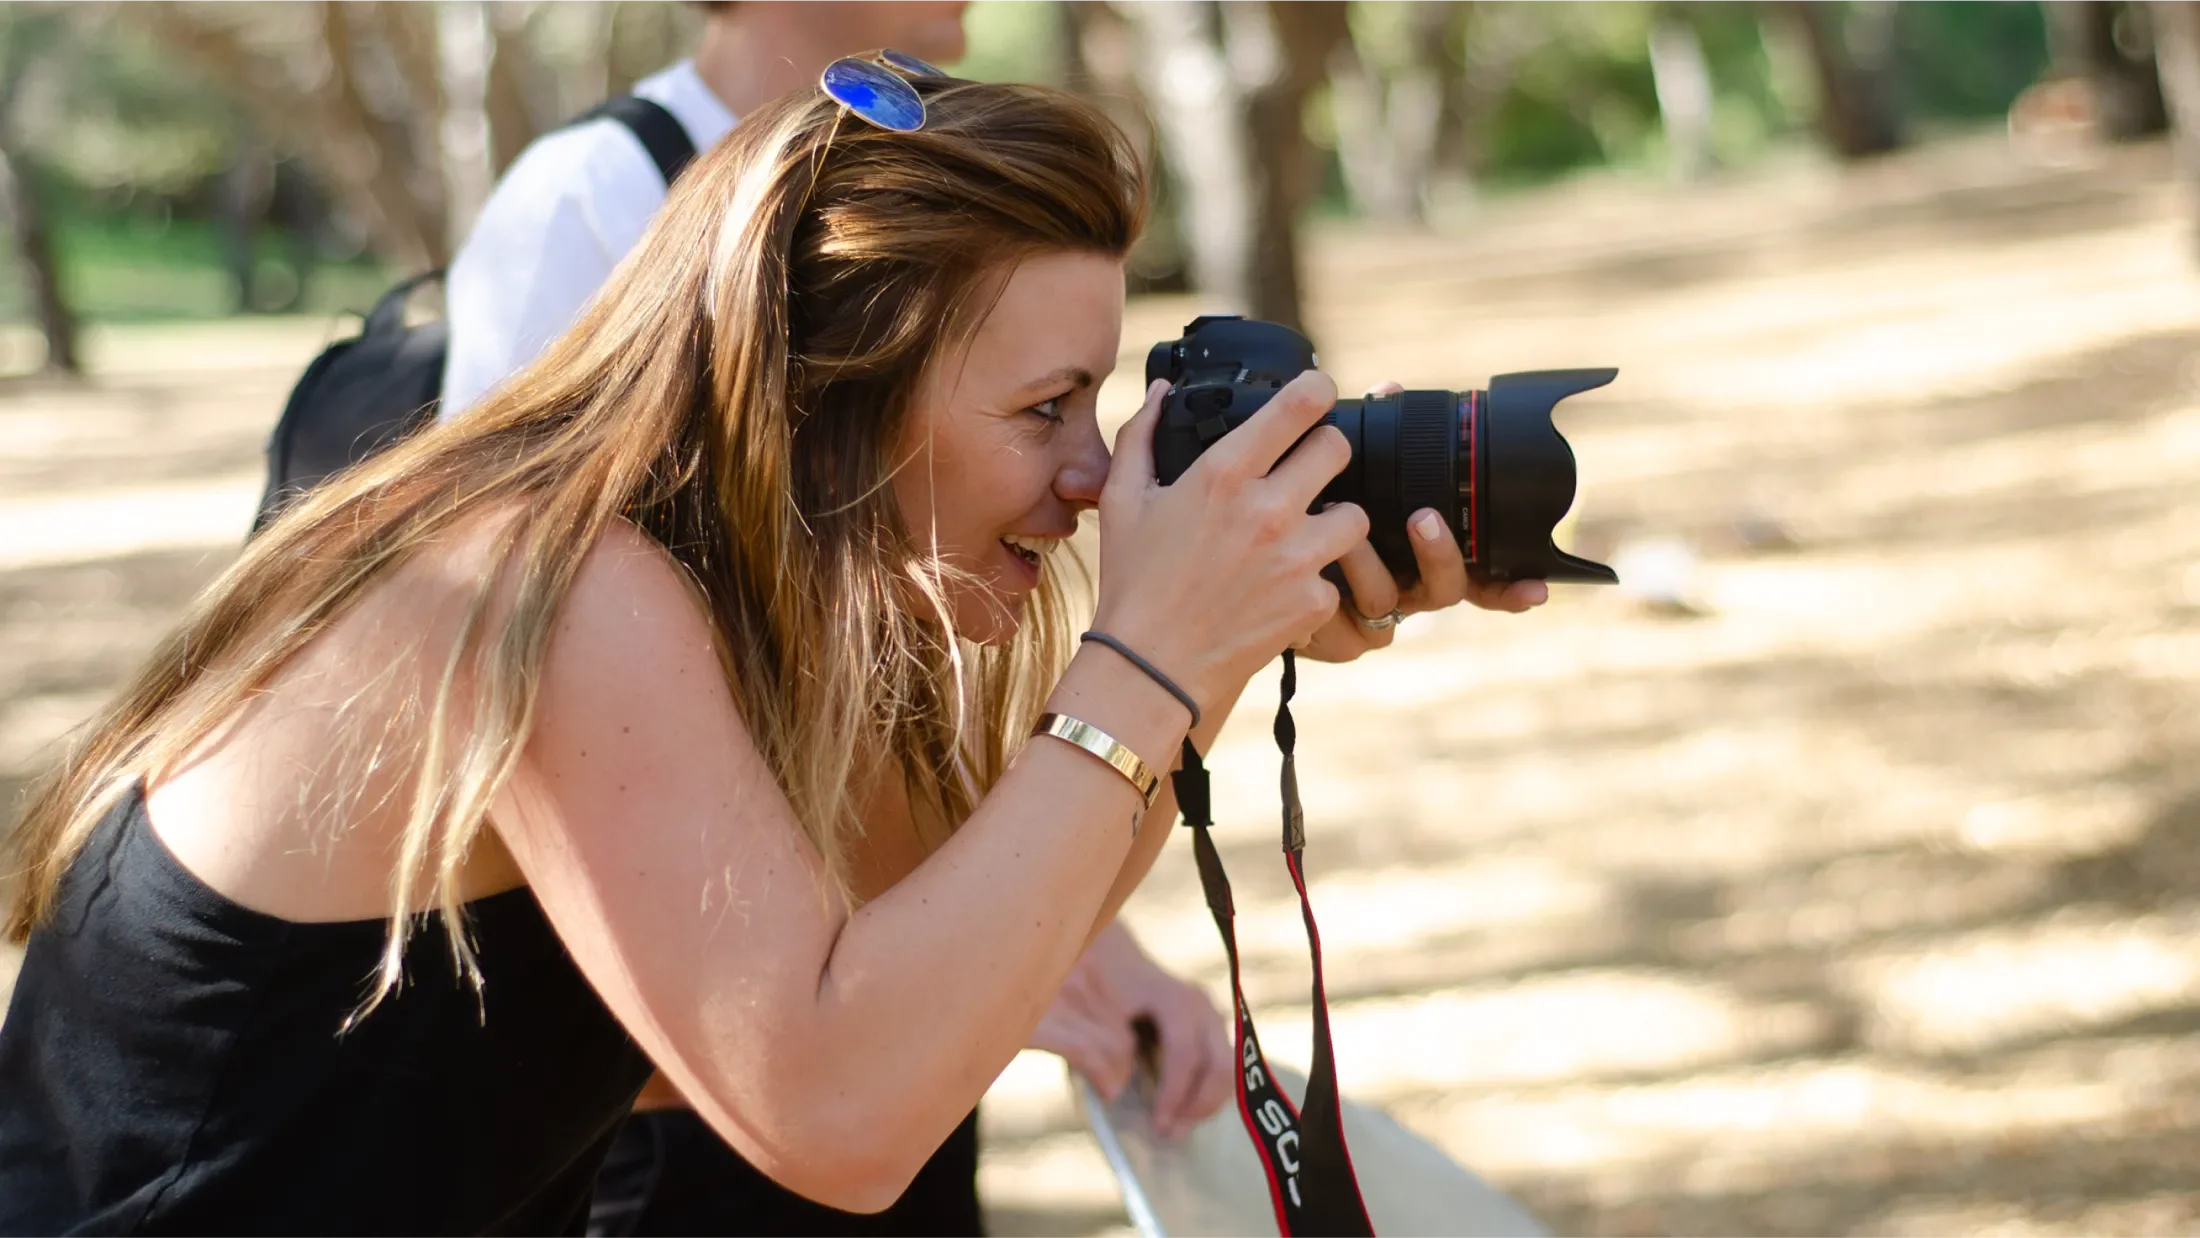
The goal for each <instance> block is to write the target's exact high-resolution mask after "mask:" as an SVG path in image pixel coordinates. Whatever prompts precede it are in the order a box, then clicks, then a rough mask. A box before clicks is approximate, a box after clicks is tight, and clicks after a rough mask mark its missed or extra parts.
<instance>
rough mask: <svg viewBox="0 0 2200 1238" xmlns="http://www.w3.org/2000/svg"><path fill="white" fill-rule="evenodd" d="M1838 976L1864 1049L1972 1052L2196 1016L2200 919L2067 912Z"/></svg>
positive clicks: (1907, 951) (1865, 961)
mask: <svg viewBox="0 0 2200 1238" xmlns="http://www.w3.org/2000/svg"><path fill="white" fill-rule="evenodd" d="M1841 973H1842V974H1843V976H1844V977H1845V978H1846V982H1847V987H1848V988H1849V989H1850V990H1851V992H1853V993H1854V995H1855V997H1856V1000H1857V1001H1858V1003H1859V1005H1860V1006H1861V1008H1862V1009H1863V1010H1864V1012H1865V1025H1864V1034H1865V1036H1866V1038H1867V1039H1868V1040H1869V1041H1870V1042H1871V1043H1873V1044H1875V1045H1883V1046H1885V1047H1887V1048H1890V1049H1901V1050H1907V1051H1909V1052H1915V1053H1975V1052H1979V1051H1981V1050H1985V1049H1990V1048H1994V1047H1996V1046H2000V1045H2004V1044H2007V1043H2010V1042H2014V1041H2025V1040H2031V1039H2036V1038H2040V1037H2047V1036H2066V1035H2070V1034H2072V1033H2074V1032H2077V1031H2082V1030H2084V1029H2088V1028H2096V1027H2102V1026H2106V1025H2110V1024H2114V1023H2117V1022H2120V1021H2124V1020H2129V1019H2133V1018H2137V1017H2140V1016H2143V1015H2148V1014H2154V1013H2158V1012H2164V1011H2182V1012H2185V1013H2186V1014H2188V1015H2195V1014H2200V912H2195V911H2191V910H2187V911H2183V912H2180V913H2176V914H2165V915H2151V916H2143V917H2131V916H2129V915H2124V914H2117V913H2116V912H2114V911H2112V910H2111V909H2108V908H2082V909H2073V910H2070V911H2066V912H2062V913H2059V914H2057V915H2055V916H2053V917H2051V918H2049V919H2047V920H2045V921H2043V922H2039V923H2019V924H2014V925H2007V926H1996V927H1993V928H1987V929H1981V930H1978V931H1976V932H1972V933H1967V934H1964V935H1961V936H1957V937H1954V938H1949V939H1943V940H1940V941H1936V942H1933V943H1931V944H1929V945H1923V946H1913V947H1908V948H1902V949H1889V950H1887V951H1884V952H1880V953H1877V954H1875V955H1872V956H1869V957H1866V958H1862V959H1858V960H1855V961H1853V962H1851V963H1849V964H1847V965H1845V966H1844V967H1843V968H1841Z"/></svg>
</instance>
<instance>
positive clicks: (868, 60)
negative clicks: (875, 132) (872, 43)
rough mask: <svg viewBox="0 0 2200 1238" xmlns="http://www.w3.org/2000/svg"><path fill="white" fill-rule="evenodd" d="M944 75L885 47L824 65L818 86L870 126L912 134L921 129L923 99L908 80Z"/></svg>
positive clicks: (910, 56)
mask: <svg viewBox="0 0 2200 1238" xmlns="http://www.w3.org/2000/svg"><path fill="white" fill-rule="evenodd" d="M904 75H907V76H906V77H905V76H904ZM946 76H947V74H946V73H944V72H942V71H940V70H939V69H937V68H935V67H933V66H932V65H929V64H926V63H925V62H924V61H922V60H919V59H917V58H916V57H915V56H912V55H909V54H908V53H907V52H897V51H895V50H894V49H892V48H887V49H885V50H884V51H879V52H874V53H872V54H870V55H867V56H843V57H842V58H840V59H839V60H835V61H834V62H832V63H831V64H829V65H826V66H825V72H824V73H822V74H820V75H819V77H818V79H817V84H818V88H819V89H821V90H823V91H824V92H825V93H826V94H827V95H829V96H831V97H832V99H833V101H834V102H836V103H838V104H840V105H841V106H842V107H845V108H847V109H848V110H849V111H851V112H853V113H855V114H856V115H857V116H859V117H862V118H863V119H864V120H866V121H869V122H870V123H871V124H874V125H876V126H878V127H879V128H881V129H887V130H891V131H892V132H895V133H915V132H916V131H917V130H919V129H922V128H924V100H923V99H922V98H921V97H919V96H918V94H917V91H916V88H915V87H914V86H911V85H910V84H909V82H908V78H910V77H946Z"/></svg>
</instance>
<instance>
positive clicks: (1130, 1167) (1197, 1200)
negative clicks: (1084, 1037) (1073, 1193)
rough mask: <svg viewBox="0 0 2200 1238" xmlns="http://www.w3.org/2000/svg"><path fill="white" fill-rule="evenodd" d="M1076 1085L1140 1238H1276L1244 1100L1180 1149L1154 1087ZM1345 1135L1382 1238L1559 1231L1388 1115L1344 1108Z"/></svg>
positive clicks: (1501, 1236)
mask: <svg viewBox="0 0 2200 1238" xmlns="http://www.w3.org/2000/svg"><path fill="white" fill-rule="evenodd" d="M1270 1070H1271V1071H1272V1073H1273V1074H1274V1075H1275V1079H1276V1082H1277V1083H1278V1084H1279V1085H1281V1086H1282V1087H1283V1089H1284V1091H1286V1092H1287V1093H1289V1094H1290V1096H1291V1097H1292V1099H1293V1100H1297V1099H1298V1098H1300V1097H1303V1096H1304V1095H1306V1078H1305V1076H1303V1075H1301V1074H1299V1073H1298V1072H1297V1071H1295V1070H1292V1069H1290V1068H1289V1067H1284V1066H1271V1067H1270ZM1071 1086H1072V1087H1073V1088H1075V1089H1076V1092H1077V1100H1078V1104H1079V1106H1080V1107H1081V1108H1082V1109H1083V1110H1084V1112H1085V1121H1086V1122H1087V1124H1089V1125H1090V1126H1091V1128H1092V1133H1093V1137H1094V1138H1095V1139H1098V1140H1099V1141H1100V1151H1101V1154H1102V1155H1104V1156H1106V1157H1107V1160H1108V1167H1109V1168H1110V1169H1112V1170H1114V1171H1115V1180H1116V1184H1117V1186H1119V1187H1120V1188H1121V1189H1122V1192H1123V1209H1124V1211H1125V1212H1127V1213H1129V1214H1130V1220H1131V1225H1132V1227H1133V1228H1135V1229H1136V1230H1137V1231H1138V1232H1139V1234H1140V1235H1142V1238H1192V1236H1193V1235H1202V1234H1217V1235H1230V1234H1257V1235H1262V1236H1263V1238H1265V1236H1266V1235H1272V1234H1274V1233H1275V1232H1276V1213H1275V1208H1274V1206H1273V1205H1272V1204H1271V1203H1270V1202H1269V1195H1268V1178H1267V1175H1266V1174H1265V1173H1263V1172H1262V1170H1261V1167H1260V1157H1259V1154H1258V1153H1256V1152H1255V1151H1254V1150H1253V1142H1252V1140H1251V1139H1250V1138H1249V1137H1247V1135H1246V1133H1245V1125H1244V1121H1243V1119H1242V1118H1240V1117H1239V1115H1238V1109H1237V1106H1236V1105H1235V1104H1229V1105H1225V1106H1223V1107H1222V1109H1221V1110H1220V1111H1219V1112H1217V1113H1216V1114H1215V1116H1213V1117H1211V1118H1209V1119H1207V1120H1206V1121H1205V1122H1203V1123H1201V1124H1200V1125H1199V1127H1198V1129H1196V1130H1194V1131H1192V1133H1190V1134H1189V1135H1186V1136H1185V1137H1184V1138H1182V1139H1180V1140H1174V1141H1171V1140H1166V1139H1163V1138H1162V1137H1161V1136H1160V1135H1158V1134H1156V1133H1155V1132H1154V1128H1153V1115H1152V1110H1151V1109H1150V1108H1149V1101H1150V1099H1151V1090H1150V1087H1151V1085H1150V1082H1149V1081H1148V1080H1147V1079H1144V1078H1141V1079H1140V1080H1139V1081H1138V1082H1136V1083H1134V1084H1132V1085H1131V1086H1130V1087H1127V1088H1124V1089H1123V1094H1122V1095H1121V1096H1119V1097H1117V1098H1116V1099H1115V1100H1114V1101H1113V1102H1109V1101H1104V1100H1101V1099H1100V1095H1099V1093H1097V1092H1095V1091H1093V1089H1092V1085H1091V1084H1090V1083H1087V1082H1086V1081H1085V1078H1084V1076H1082V1075H1075V1074H1073V1075H1072V1076H1071ZM1344 1136H1345V1143H1346V1145H1347V1146H1348V1147H1350V1148H1351V1150H1352V1167H1353V1170H1354V1171H1355V1172H1356V1173H1357V1174H1358V1175H1359V1179H1360V1195H1361V1198H1362V1199H1363V1200H1364V1201H1365V1202H1366V1204H1367V1212H1368V1218H1369V1219H1370V1220H1372V1221H1373V1222H1374V1223H1375V1232H1376V1233H1377V1234H1380V1235H1383V1236H1384V1238H1392V1236H1399V1238H1403V1236H1406V1235H1417V1234H1426V1235H1455V1236H1457V1238H1546V1235H1548V1234H1549V1232H1550V1231H1549V1230H1546V1229H1544V1228H1543V1226H1542V1225H1541V1224H1540V1223H1538V1222H1537V1221H1536V1219H1535V1218H1534V1217H1532V1216H1529V1215H1528V1212H1527V1210H1526V1209H1524V1208H1522V1207H1521V1206H1520V1205H1519V1204H1517V1203H1515V1202H1513V1200H1512V1199H1511V1198H1509V1197H1508V1196H1506V1195H1504V1194H1503V1193H1501V1192H1499V1191H1498V1190H1497V1189H1496V1188H1495V1187H1492V1186H1491V1185H1490V1184H1488V1183H1487V1182H1484V1181H1482V1180H1481V1179H1480V1178H1477V1177H1475V1176H1474V1175H1473V1174H1471V1173H1469V1172H1467V1170H1466V1169H1465V1168H1464V1167H1462V1166H1461V1165H1460V1164H1459V1162H1457V1161H1454V1160H1453V1159H1451V1158H1450V1157H1449V1156H1446V1155H1445V1154H1444V1153H1443V1151H1442V1150H1441V1149H1439V1148H1438V1147H1437V1146H1436V1145H1435V1144H1432V1143H1430V1142H1429V1141H1428V1140H1426V1139H1423V1138H1421V1137H1420V1136H1419V1135H1416V1134H1414V1133H1413V1132H1412V1131H1409V1130H1407V1129H1406V1128H1405V1127H1403V1126H1400V1125H1399V1124H1398V1123H1397V1122H1396V1121H1394V1120H1393V1119H1392V1118H1391V1117H1390V1115H1388V1114H1386V1113H1384V1112H1382V1111H1381V1110H1379V1109H1374V1108H1371V1107H1369V1106H1367V1105H1362V1104H1359V1103H1357V1102H1355V1101H1351V1100H1347V1101H1345V1102H1344Z"/></svg>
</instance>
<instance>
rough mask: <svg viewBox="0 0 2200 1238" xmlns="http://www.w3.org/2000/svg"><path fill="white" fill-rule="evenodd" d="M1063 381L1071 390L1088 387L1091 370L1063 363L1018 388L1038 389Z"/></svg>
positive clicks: (1021, 389)
mask: <svg viewBox="0 0 2200 1238" xmlns="http://www.w3.org/2000/svg"><path fill="white" fill-rule="evenodd" d="M1063 383H1068V384H1069V385H1070V387H1071V389H1072V390H1075V389H1078V388H1082V387H1090V386H1092V371H1091V370H1088V369H1086V368H1084V367H1083V366H1081V365H1065V366H1063V367H1062V368H1060V369H1058V370H1049V371H1048V372H1047V373H1044V374H1041V375H1040V376H1039V377H1037V378H1034V379H1032V380H1031V381H1030V382H1028V383H1025V384H1024V385H1023V386H1022V387H1020V388H1018V390H1020V391H1038V390H1041V389H1042V388H1047V387H1059V386H1061V385H1062V384H1063Z"/></svg>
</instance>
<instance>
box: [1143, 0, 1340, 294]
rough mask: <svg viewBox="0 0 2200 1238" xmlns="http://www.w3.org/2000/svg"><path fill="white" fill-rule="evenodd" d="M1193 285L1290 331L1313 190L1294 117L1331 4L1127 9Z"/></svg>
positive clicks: (1228, 1)
mask: <svg viewBox="0 0 2200 1238" xmlns="http://www.w3.org/2000/svg"><path fill="white" fill-rule="evenodd" d="M1129 12H1130V14H1131V15H1132V17H1133V18H1134V20H1136V21H1137V23H1138V25H1139V28H1140V33H1141V35H1142V43H1143V45H1144V48H1145V54H1144V55H1143V56H1142V57H1140V59H1139V67H1140V70H1141V72H1142V74H1143V75H1144V81H1145V86H1146V97H1147V98H1148V100H1149V101H1150V102H1151V103H1152V105H1153V108H1154V118H1155V121H1156V123H1157V127H1158V128H1159V130H1160V135H1161V148H1162V152H1163V155H1164V157H1165V158H1166V160H1167V162H1168V164H1169V169H1170V174H1171V177H1172V183H1173V184H1174V185H1175V186H1176V187H1177V188H1179V189H1181V190H1182V191H1183V198H1182V204H1181V210H1180V212H1179V216H1178V218H1179V222H1180V223H1181V225H1182V227H1183V230H1184V239H1185V243H1186V247H1187V249H1188V250H1189V252H1190V255H1191V270H1192V282H1193V285H1194V286H1195V287H1197V288H1198V289H1199V290H1200V291H1201V292H1203V293H1206V294H1208V295H1209V296H1210V297H1211V298H1213V299H1214V300H1215V301H1216V302H1218V303H1219V305H1220V307H1222V308H1227V309H1230V310H1234V311H1237V312H1241V313H1246V314H1250V315H1252V316H1254V317H1257V318H1266V319H1269V320H1271V321H1274V322H1281V323H1286V324H1289V325H1291V326H1294V327H1296V326H1300V325H1301V324H1302V322H1303V314H1302V310H1301V305H1300V297H1299V272H1298V241H1297V216H1298V211H1299V208H1300V206H1302V205H1303V204H1304V203H1305V201H1306V200H1307V197H1308V194H1309V192H1310V190H1311V188H1312V175H1313V168H1314V165H1313V159H1312V151H1311V147H1310V144H1309V143H1308V142H1307V140H1306V132H1305V127H1304V124H1303V116H1304V112H1305V106H1306V95H1307V92H1308V90H1310V89H1311V88H1312V87H1313V85H1314V83H1315V82H1317V81H1319V80H1320V75H1321V73H1322V71H1323V67H1324V66H1325V65H1326V63H1327V61H1328V56H1329V52H1330V50H1331V49H1332V48H1334V47H1335V46H1336V45H1337V44H1338V43H1339V42H1341V41H1343V40H1344V39H1346V38H1348V37H1349V34H1348V31H1347V29H1346V25H1345V12H1344V5H1343V3H1342V0H1307V2H1305V3H1270V2H1269V0H1222V3H1220V4H1213V3H1202V2H1201V0H1147V2H1145V3H1140V4H1136V5H1133V6H1130V8H1129Z"/></svg>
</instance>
